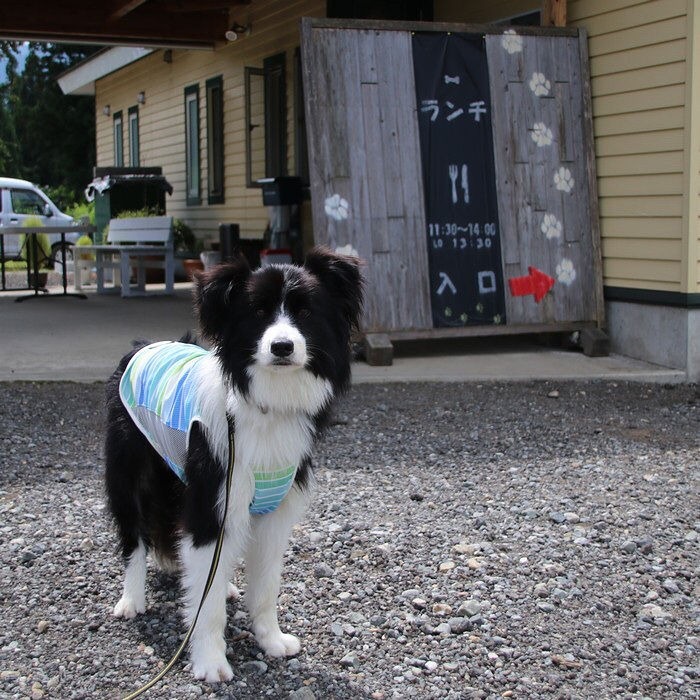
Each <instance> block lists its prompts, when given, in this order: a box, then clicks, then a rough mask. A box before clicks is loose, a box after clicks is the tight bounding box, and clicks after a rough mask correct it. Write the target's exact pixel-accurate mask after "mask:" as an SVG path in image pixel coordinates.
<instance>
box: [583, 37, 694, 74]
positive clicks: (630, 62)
mask: <svg viewBox="0 0 700 700" xmlns="http://www.w3.org/2000/svg"><path fill="white" fill-rule="evenodd" d="M686 51H687V42H686V40H685V39H676V40H675V41H667V42H665V43H663V44H656V45H654V46H640V47H639V48H638V49H628V50H627V51H624V52H622V53H621V54H618V53H614V54H602V55H601V56H595V57H593V58H592V59H591V75H592V76H593V77H594V78H595V77H599V76H603V75H611V74H615V73H620V72H626V71H632V70H637V69H639V68H648V67H650V66H663V65H666V64H668V63H674V62H675V61H685V58H686Z"/></svg>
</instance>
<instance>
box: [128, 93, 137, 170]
mask: <svg viewBox="0 0 700 700" xmlns="http://www.w3.org/2000/svg"><path fill="white" fill-rule="evenodd" d="M129 165H130V166H131V167H132V168H136V167H138V165H139V108H138V106H134V107H129Z"/></svg>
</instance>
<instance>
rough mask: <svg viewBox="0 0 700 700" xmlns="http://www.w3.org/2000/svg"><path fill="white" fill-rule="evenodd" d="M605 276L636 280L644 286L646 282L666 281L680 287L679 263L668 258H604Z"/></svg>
mask: <svg viewBox="0 0 700 700" xmlns="http://www.w3.org/2000/svg"><path fill="white" fill-rule="evenodd" d="M603 274H604V275H605V277H621V278H624V279H628V280H630V281H633V280H638V281H639V282H642V283H644V284H643V285H642V287H646V286H647V283H648V282H668V283H671V284H675V285H677V288H678V289H680V282H679V281H677V280H680V275H681V263H680V262H675V261H670V260H627V259H624V258H604V259H603Z"/></svg>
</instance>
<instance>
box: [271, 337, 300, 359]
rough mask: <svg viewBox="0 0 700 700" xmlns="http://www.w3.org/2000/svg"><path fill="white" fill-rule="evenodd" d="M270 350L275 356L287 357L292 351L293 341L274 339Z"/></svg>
mask: <svg viewBox="0 0 700 700" xmlns="http://www.w3.org/2000/svg"><path fill="white" fill-rule="evenodd" d="M270 350H272V354H273V355H275V356H276V357H289V356H290V355H291V354H292V353H293V352H294V343H293V342H292V341H291V340H276V341H275V342H274V343H272V345H271V346H270Z"/></svg>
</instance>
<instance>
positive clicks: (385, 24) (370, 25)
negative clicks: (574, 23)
mask: <svg viewBox="0 0 700 700" xmlns="http://www.w3.org/2000/svg"><path fill="white" fill-rule="evenodd" d="M304 21H308V22H309V24H310V26H311V27H313V28H315V29H371V30H376V31H380V32H462V33H465V34H484V35H485V36H490V35H497V36H500V35H501V34H503V29H504V27H503V25H500V26H499V25H494V24H468V23H460V22H402V21H393V20H375V19H343V18H331V17H319V18H316V17H313V18H306V17H305V18H303V19H302V22H304ZM518 34H520V35H521V36H578V29H576V28H573V27H572V28H569V27H534V26H533V27H529V26H522V27H521V26H519V27H518Z"/></svg>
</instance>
